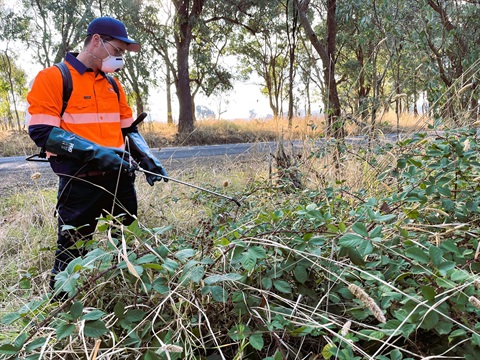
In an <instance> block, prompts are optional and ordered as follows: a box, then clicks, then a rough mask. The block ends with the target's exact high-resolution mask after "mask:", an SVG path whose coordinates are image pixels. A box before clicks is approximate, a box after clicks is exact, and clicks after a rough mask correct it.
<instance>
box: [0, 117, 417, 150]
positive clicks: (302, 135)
mask: <svg viewBox="0 0 480 360" xmlns="http://www.w3.org/2000/svg"><path fill="white" fill-rule="evenodd" d="M425 122H426V119H425V118H424V117H415V116H413V115H412V114H402V116H401V118H400V120H399V128H400V130H401V131H404V132H408V133H410V132H413V131H415V130H419V129H420V128H422V127H423V125H424V124H425ZM324 128H325V120H324V118H323V116H320V117H316V116H310V117H296V118H294V119H293V122H292V127H291V128H289V124H288V120H287V119H285V118H271V119H264V120H259V119H252V120H199V121H197V123H196V124H195V130H194V131H193V132H191V133H190V134H182V135H178V134H177V127H176V126H175V125H169V124H166V123H158V122H148V121H147V122H144V123H142V124H141V125H140V132H141V133H142V135H143V136H144V137H145V139H146V140H147V142H148V144H149V145H150V146H151V147H152V148H163V147H168V146H183V145H185V146H186V145H189V146H191V145H215V144H234V143H246V142H249V143H254V142H262V141H275V140H278V139H280V138H283V139H285V140H306V139H315V138H319V137H322V136H324ZM345 128H346V132H347V134H349V135H358V134H365V131H366V130H368V129H369V128H370V126H369V125H368V124H367V126H366V127H365V128H363V127H360V126H358V125H356V124H354V123H353V122H351V121H347V122H346V124H345ZM377 129H378V130H379V131H381V132H383V133H387V132H396V131H397V118H396V115H395V113H393V112H384V113H381V114H379V118H378V120H377ZM36 152H38V149H37V147H36V146H35V144H34V143H33V142H32V141H31V139H30V138H29V136H28V134H27V133H26V132H17V131H3V132H2V131H0V156H20V155H22V156H26V155H31V154H34V153H36Z"/></svg>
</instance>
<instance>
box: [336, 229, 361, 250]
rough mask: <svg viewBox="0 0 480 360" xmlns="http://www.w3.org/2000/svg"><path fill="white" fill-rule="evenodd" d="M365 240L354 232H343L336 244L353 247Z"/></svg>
mask: <svg viewBox="0 0 480 360" xmlns="http://www.w3.org/2000/svg"><path fill="white" fill-rule="evenodd" d="M364 241H365V239H364V238H362V237H361V236H358V235H356V234H352V233H349V234H345V235H343V236H342V237H341V238H340V239H338V245H340V246H345V247H348V248H354V247H357V246H359V245H361V244H362V243H363V242H364Z"/></svg>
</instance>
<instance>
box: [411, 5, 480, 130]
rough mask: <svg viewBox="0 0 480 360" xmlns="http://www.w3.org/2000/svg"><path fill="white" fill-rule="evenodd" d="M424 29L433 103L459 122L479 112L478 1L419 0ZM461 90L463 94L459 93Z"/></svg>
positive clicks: (422, 39) (442, 113)
mask: <svg viewBox="0 0 480 360" xmlns="http://www.w3.org/2000/svg"><path fill="white" fill-rule="evenodd" d="M417 2H418V4H419V8H420V11H419V13H418V16H419V17H420V19H421V20H422V23H423V28H422V29H421V31H420V32H419V40H420V41H419V44H421V47H420V50H422V51H423V52H424V53H425V54H426V55H427V56H428V63H426V65H427V66H428V69H429V70H430V72H429V74H428V75H429V81H428V82H427V84H426V85H427V87H428V98H429V101H430V103H432V104H433V105H435V106H436V107H437V108H439V109H440V110H441V111H440V112H438V115H439V116H445V115H447V116H448V117H450V118H452V119H453V120H454V121H455V122H457V123H458V121H459V117H458V115H459V114H460V112H461V111H470V112H471V114H472V117H473V118H476V116H477V113H478V100H479V89H478V87H477V83H478V73H479V67H480V65H479V61H478V59H479V58H480V46H479V45H480V44H479V40H478V39H479V38H480V27H479V26H478V22H479V19H480V8H479V7H478V2H477V3H476V4H475V3H474V2H467V1H461V0H452V1H434V0H417ZM459 90H461V91H459Z"/></svg>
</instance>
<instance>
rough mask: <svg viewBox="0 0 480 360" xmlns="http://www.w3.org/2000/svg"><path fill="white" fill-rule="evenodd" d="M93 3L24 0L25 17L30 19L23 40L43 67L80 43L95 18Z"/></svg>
mask: <svg viewBox="0 0 480 360" xmlns="http://www.w3.org/2000/svg"><path fill="white" fill-rule="evenodd" d="M95 3H96V2H95V1H93V0H65V1H61V2H60V1H55V0H46V1H29V0H23V8H24V12H25V15H24V16H25V18H26V19H28V20H29V28H28V30H27V31H28V34H27V36H25V41H26V44H27V46H28V48H29V49H30V50H32V51H33V52H34V53H35V58H36V60H37V61H38V62H39V63H40V64H41V65H42V66H43V67H48V66H51V65H53V64H54V63H56V62H59V61H61V60H62V59H63V58H64V56H65V54H66V53H67V52H68V51H72V50H73V49H74V48H75V47H76V46H78V45H79V44H80V43H81V41H82V40H83V38H84V37H85V31H86V29H87V26H88V23H89V21H90V20H92V19H93V17H94V9H95Z"/></svg>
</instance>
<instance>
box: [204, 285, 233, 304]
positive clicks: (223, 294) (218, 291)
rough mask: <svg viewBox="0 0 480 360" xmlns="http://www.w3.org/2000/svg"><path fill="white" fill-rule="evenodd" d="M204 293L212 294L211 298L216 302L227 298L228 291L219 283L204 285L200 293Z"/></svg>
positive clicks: (224, 300)
mask: <svg viewBox="0 0 480 360" xmlns="http://www.w3.org/2000/svg"><path fill="white" fill-rule="evenodd" d="M206 293H210V294H212V298H213V300H215V301H218V302H222V303H224V302H226V301H227V299H228V292H227V291H226V290H225V289H224V288H223V287H221V286H219V285H213V286H205V287H204V288H203V289H202V294H206Z"/></svg>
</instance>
